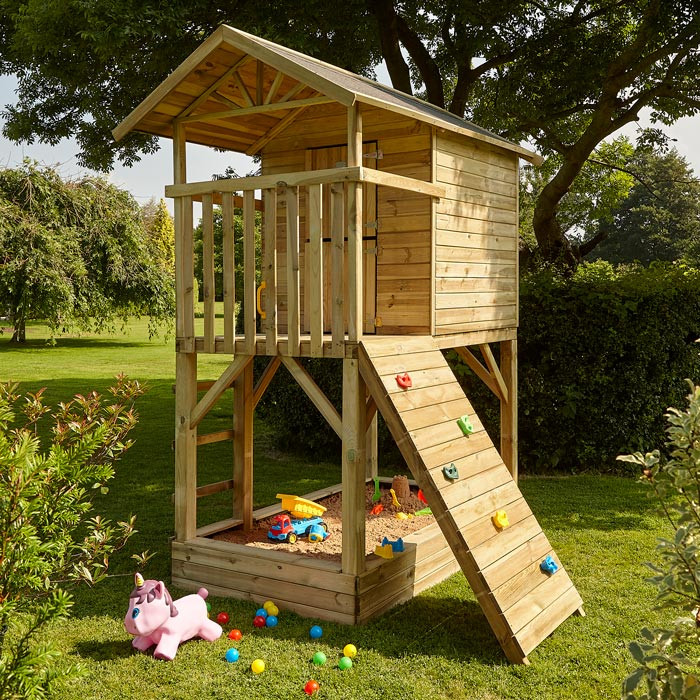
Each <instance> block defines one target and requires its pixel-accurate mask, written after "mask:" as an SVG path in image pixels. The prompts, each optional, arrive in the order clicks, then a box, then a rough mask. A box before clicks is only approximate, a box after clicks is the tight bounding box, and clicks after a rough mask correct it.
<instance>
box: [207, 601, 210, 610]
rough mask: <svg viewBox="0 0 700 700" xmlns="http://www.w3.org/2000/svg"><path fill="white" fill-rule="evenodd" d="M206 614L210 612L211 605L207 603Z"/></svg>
mask: <svg viewBox="0 0 700 700" xmlns="http://www.w3.org/2000/svg"><path fill="white" fill-rule="evenodd" d="M207 612H211V603H207Z"/></svg>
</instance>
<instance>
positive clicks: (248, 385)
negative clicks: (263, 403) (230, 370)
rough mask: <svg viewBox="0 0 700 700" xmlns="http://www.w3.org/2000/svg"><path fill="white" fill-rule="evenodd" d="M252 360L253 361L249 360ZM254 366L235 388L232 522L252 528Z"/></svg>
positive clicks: (242, 374) (246, 368) (245, 373)
mask: <svg viewBox="0 0 700 700" xmlns="http://www.w3.org/2000/svg"><path fill="white" fill-rule="evenodd" d="M250 359H252V358H250ZM253 409H254V405H253V363H252V362H248V363H247V364H246V365H245V366H244V367H243V371H242V372H240V373H239V375H238V377H237V378H236V380H235V382H234V385H233V484H234V486H233V518H234V519H237V520H241V521H242V522H243V531H244V532H249V531H250V530H251V529H252V528H253Z"/></svg>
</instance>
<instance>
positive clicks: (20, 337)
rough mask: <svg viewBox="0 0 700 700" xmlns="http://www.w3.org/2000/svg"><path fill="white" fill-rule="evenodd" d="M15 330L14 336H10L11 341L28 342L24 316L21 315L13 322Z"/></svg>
mask: <svg viewBox="0 0 700 700" xmlns="http://www.w3.org/2000/svg"><path fill="white" fill-rule="evenodd" d="M12 325H13V327H14V329H13V332H12V338H10V342H11V343H26V342H27V328H26V321H25V318H24V316H20V317H19V318H17V319H15V320H14V322H13V324H12Z"/></svg>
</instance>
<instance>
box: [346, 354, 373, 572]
mask: <svg viewBox="0 0 700 700" xmlns="http://www.w3.org/2000/svg"><path fill="white" fill-rule="evenodd" d="M366 395H367V391H366V388H365V383H364V381H363V379H362V377H361V376H360V370H359V362H358V360H343V426H342V428H343V467H342V473H343V478H342V481H343V512H342V518H343V551H342V554H341V566H342V570H343V573H344V574H352V575H359V574H361V573H362V572H363V571H364V570H365V425H366V416H365V412H366V405H367V404H366V398H365V397H366Z"/></svg>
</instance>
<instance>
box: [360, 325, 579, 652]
mask: <svg viewBox="0 0 700 700" xmlns="http://www.w3.org/2000/svg"><path fill="white" fill-rule="evenodd" d="M359 360H360V371H361V373H362V376H363V378H364V380H365V382H366V384H367V387H368V390H369V392H370V393H371V395H372V397H373V398H374V401H375V402H376V405H377V408H378V409H379V411H380V412H381V414H382V415H383V416H384V420H385V421H386V423H387V425H388V427H389V430H390V431H391V434H392V436H393V437H394V440H396V443H397V444H398V446H399V449H400V450H401V453H402V454H403V456H404V458H405V459H406V461H407V462H408V465H409V467H410V469H411V472H412V473H413V476H414V478H415V480H416V481H417V482H418V485H419V486H420V488H421V489H422V490H423V492H424V494H425V495H426V497H427V499H428V503H429V505H430V507H431V509H432V511H433V514H434V515H435V518H436V520H437V522H438V524H439V525H440V528H441V530H442V532H443V534H444V536H445V539H446V540H447V542H448V544H449V545H450V547H451V549H452V551H453V553H454V555H455V558H456V559H457V561H458V562H459V565H460V566H461V568H462V571H463V572H464V575H465V577H466V578H467V581H468V582H469V585H470V586H471V587H472V590H473V591H474V593H475V594H476V598H477V600H478V602H479V604H480V605H481V608H482V610H483V611H484V614H485V615H486V618H487V620H488V621H489V624H490V625H491V628H492V629H493V631H494V633H495V635H496V637H497V638H498V641H499V643H500V644H501V646H502V647H503V650H504V652H505V654H506V656H507V657H508V659H509V660H510V661H511V662H514V663H528V660H527V655H528V654H529V653H530V652H531V651H532V650H533V649H534V648H535V647H536V646H537V645H538V644H539V643H540V642H541V641H542V640H543V639H544V638H545V637H547V636H548V635H550V634H551V633H552V632H553V631H554V630H555V629H556V628H557V627H558V626H559V625H560V624H561V623H562V622H563V621H564V620H566V619H567V618H568V617H569V616H570V615H571V614H572V613H574V612H577V611H578V612H579V613H580V614H583V609H582V607H581V606H582V601H581V597H580V596H579V594H578V591H577V590H576V588H575V587H574V585H573V583H572V582H571V579H570V578H569V576H568V574H567V573H566V571H565V569H564V567H563V566H562V564H561V562H560V561H559V558H558V557H557V555H556V554H555V552H554V551H553V550H552V547H551V545H550V544H549V541H548V540H547V537H546V536H545V534H544V532H542V528H541V527H540V525H539V523H538V522H537V520H536V518H535V516H534V515H533V514H532V511H531V510H530V508H529V507H528V505H527V503H526V502H525V499H524V498H523V496H522V494H521V493H520V489H519V488H518V486H517V484H516V483H515V482H514V481H513V478H512V477H511V474H510V472H509V471H508V469H507V468H506V466H505V464H504V463H503V460H502V459H501V457H500V455H499V453H498V451H497V450H496V448H495V447H494V444H493V442H492V441H491V439H490V438H489V436H488V434H487V433H486V431H485V430H484V427H483V425H482V424H481V422H480V420H479V418H478V416H477V415H476V414H475V413H474V409H473V408H472V406H471V404H470V403H469V401H468V400H467V397H466V396H465V394H464V391H463V390H462V388H461V386H460V385H459V383H458V382H457V380H456V378H455V376H454V374H453V373H452V370H451V369H450V367H449V365H448V364H447V362H446V361H445V358H444V357H443V355H442V353H441V352H440V350H439V348H438V347H437V345H436V344H435V341H434V340H433V339H432V338H430V337H428V338H424V337H421V338H396V337H394V338H376V339H367V338H366V339H365V340H363V341H362V343H361V345H360V349H359ZM404 373H407V374H408V376H409V378H410V384H411V386H410V387H408V388H405V387H404V386H401V385H402V384H403V385H405V384H406V383H407V382H406V380H405V377H404V376H403V375H404ZM397 375H400V377H399V381H397ZM465 415H466V416H468V417H469V422H470V423H471V426H472V427H473V432H472V433H471V434H469V435H465V433H464V432H463V430H462V428H460V426H459V425H458V420H460V419H461V418H462V417H463V416H465ZM451 477H453V478H451ZM498 511H505V515H506V518H507V521H508V523H509V524H508V525H507V526H506V527H503V528H499V527H497V525H496V524H494V520H493V517H494V515H496V513H497V512H498ZM501 515H502V514H501ZM496 519H498V518H496ZM547 557H551V558H552V559H553V560H554V562H555V564H556V566H557V567H558V569H557V571H556V572H555V573H553V574H551V573H547V572H545V571H543V570H542V569H541V568H540V564H541V563H542V562H543V561H544V560H545V559H546V558H547Z"/></svg>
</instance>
